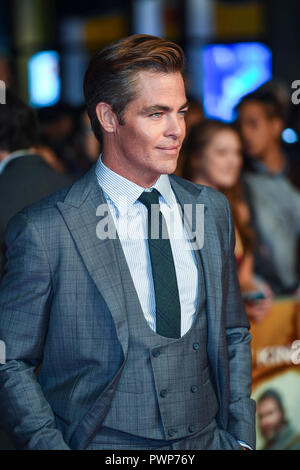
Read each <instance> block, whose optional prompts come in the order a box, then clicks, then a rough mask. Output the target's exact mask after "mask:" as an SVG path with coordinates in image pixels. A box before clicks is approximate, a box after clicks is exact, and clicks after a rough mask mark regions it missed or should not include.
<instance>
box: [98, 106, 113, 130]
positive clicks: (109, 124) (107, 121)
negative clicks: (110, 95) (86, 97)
mask: <svg viewBox="0 0 300 470" xmlns="http://www.w3.org/2000/svg"><path fill="white" fill-rule="evenodd" d="M96 114H97V118H98V121H99V123H100V124H101V127H102V128H103V129H104V130H105V131H106V132H108V133H109V134H112V133H114V132H116V129H117V125H118V118H117V116H116V114H115V113H114V112H113V110H112V107H111V106H110V105H109V104H108V103H102V102H101V103H98V104H97V106H96Z"/></svg>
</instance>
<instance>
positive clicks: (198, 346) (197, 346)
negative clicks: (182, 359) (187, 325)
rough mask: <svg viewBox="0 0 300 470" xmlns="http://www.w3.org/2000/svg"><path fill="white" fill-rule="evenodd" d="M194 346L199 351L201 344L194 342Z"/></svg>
mask: <svg viewBox="0 0 300 470" xmlns="http://www.w3.org/2000/svg"><path fill="white" fill-rule="evenodd" d="M193 348H194V349H195V351H197V350H198V349H199V348H200V344H199V343H194V344H193Z"/></svg>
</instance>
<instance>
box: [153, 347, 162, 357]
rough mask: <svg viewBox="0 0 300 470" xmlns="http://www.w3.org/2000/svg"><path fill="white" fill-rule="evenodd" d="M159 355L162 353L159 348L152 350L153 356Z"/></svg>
mask: <svg viewBox="0 0 300 470" xmlns="http://www.w3.org/2000/svg"><path fill="white" fill-rule="evenodd" d="M159 355H160V351H159V349H155V350H154V351H152V356H153V357H158V356H159Z"/></svg>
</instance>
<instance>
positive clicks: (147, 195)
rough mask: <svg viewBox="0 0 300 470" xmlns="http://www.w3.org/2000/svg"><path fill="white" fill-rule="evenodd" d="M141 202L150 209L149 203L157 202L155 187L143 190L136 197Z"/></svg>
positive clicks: (157, 194) (157, 195) (157, 196)
mask: <svg viewBox="0 0 300 470" xmlns="http://www.w3.org/2000/svg"><path fill="white" fill-rule="evenodd" d="M138 201H140V202H141V203H142V204H144V205H145V206H146V207H147V209H148V210H149V209H151V204H159V192H158V191H157V189H153V190H152V191H144V192H143V193H142V194H141V195H140V197H139V198H138Z"/></svg>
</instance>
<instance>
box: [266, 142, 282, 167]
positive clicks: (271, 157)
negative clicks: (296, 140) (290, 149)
mask: <svg viewBox="0 0 300 470" xmlns="http://www.w3.org/2000/svg"><path fill="white" fill-rule="evenodd" d="M261 162H262V163H263V164H264V165H265V167H266V168H267V169H268V170H269V171H270V172H271V173H280V172H281V171H283V170H284V167H285V156H284V153H283V152H282V150H281V148H280V146H279V145H278V144H276V145H273V146H270V147H269V148H268V149H267V151H266V152H265V153H264V155H263V157H262V159H261Z"/></svg>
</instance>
